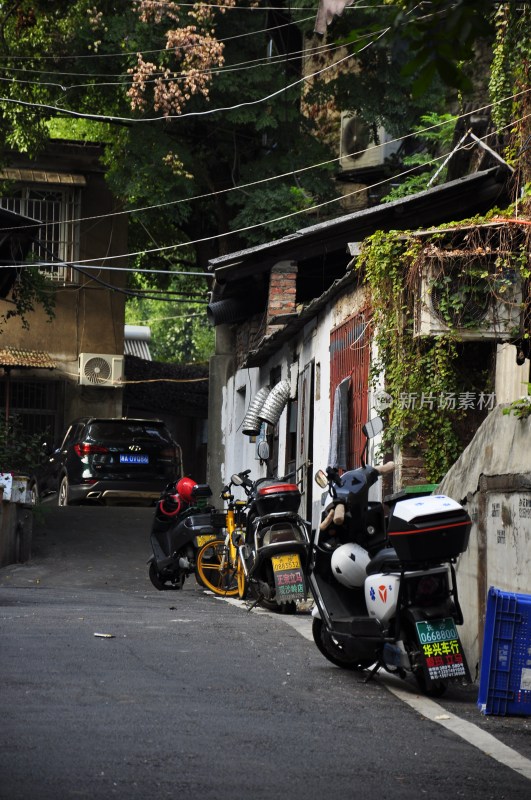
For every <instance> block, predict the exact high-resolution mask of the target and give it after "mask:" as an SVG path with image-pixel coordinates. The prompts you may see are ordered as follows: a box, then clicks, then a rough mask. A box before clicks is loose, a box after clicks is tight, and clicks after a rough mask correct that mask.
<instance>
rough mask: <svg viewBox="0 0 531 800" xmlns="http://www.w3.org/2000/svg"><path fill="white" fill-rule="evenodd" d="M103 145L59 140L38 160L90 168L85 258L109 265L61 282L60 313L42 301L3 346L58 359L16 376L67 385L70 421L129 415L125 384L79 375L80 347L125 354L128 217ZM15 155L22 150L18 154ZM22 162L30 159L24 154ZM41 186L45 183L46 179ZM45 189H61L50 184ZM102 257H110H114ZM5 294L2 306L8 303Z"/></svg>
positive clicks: (69, 168) (83, 192)
mask: <svg viewBox="0 0 531 800" xmlns="http://www.w3.org/2000/svg"><path fill="white" fill-rule="evenodd" d="M100 156H101V147H98V146H97V145H89V144H81V145H76V144H68V143H63V144H60V143H56V144H55V145H54V146H52V147H51V151H50V153H46V154H43V155H41V156H40V158H39V160H37V161H36V162H35V163H33V162H31V166H32V167H33V168H35V169H42V170H52V171H56V172H58V173H61V172H73V173H76V174H79V175H83V176H84V178H85V179H86V185H85V186H84V187H82V188H80V190H79V191H80V202H81V208H80V217H81V218H82V219H83V220H84V221H83V222H82V223H80V230H79V259H80V261H81V262H84V263H90V262H91V259H94V260H96V259H98V260H97V261H95V262H94V263H95V264H97V265H99V266H101V269H100V270H99V271H96V270H90V271H89V273H87V274H85V273H82V272H79V273H77V280H78V283H76V284H74V285H70V284H69V285H62V284H60V283H54V284H53V288H55V290H56V291H55V303H56V305H55V317H54V318H53V319H52V321H49V320H48V318H47V316H46V314H45V313H44V311H43V310H42V308H40V307H37V308H36V310H35V311H34V312H32V313H31V314H29V315H28V322H29V329H26V328H24V327H23V326H22V325H21V323H20V321H19V320H18V319H17V318H13V319H10V320H8V322H7V323H6V324H5V325H3V331H2V345H3V346H10V347H14V348H20V349H27V350H45V351H46V352H47V353H49V354H50V356H51V357H52V358H53V359H54V361H55V362H56V364H57V369H55V370H44V369H40V370H27V369H24V370H20V369H13V370H12V372H11V380H12V381H18V380H31V379H33V380H38V381H42V380H51V381H59V382H60V383H61V384H62V387H61V388H62V391H61V392H60V397H61V403H62V406H63V407H62V408H61V409H60V410H59V417H61V418H62V427H64V426H65V425H66V424H67V423H69V422H70V421H71V420H72V419H74V418H75V417H78V416H85V415H90V414H100V415H102V416H121V414H122V389H121V388H118V389H115V388H94V387H92V386H88V387H83V386H80V385H79V381H78V356H79V354H80V353H98V354H100V353H101V354H110V355H122V354H123V352H124V319H125V295H124V294H123V293H121V292H119V291H116V289H122V288H124V287H125V285H126V280H127V274H126V272H122V271H118V270H117V271H114V272H113V271H112V270H111V269H109V267H111V268H112V267H125V266H127V263H126V262H127V259H126V258H125V257H122V254H126V253H127V219H126V218H125V217H123V216H120V215H115V212H116V211H117V210H118V208H117V203H116V201H115V199H114V198H113V196H112V194H111V192H110V191H109V188H108V186H107V184H106V182H105V176H104V170H103V167H102V166H101V163H100ZM13 158H15V156H13ZM16 158H17V159H18V160H17V161H16V162H14V165H15V166H28V165H27V164H26V163H25V156H23V155H19V156H17V157H16ZM35 187H36V188H43V186H40V185H39V184H36V185H35ZM44 188H54V186H53V184H46V185H45V187H44ZM102 257H105V258H110V259H111V260H110V261H108V262H105V261H101V260H100V259H101V258H102ZM8 307H9V306H8V305H7V303H6V302H5V301H2V300H0V312H5V311H6V310H7V309H8Z"/></svg>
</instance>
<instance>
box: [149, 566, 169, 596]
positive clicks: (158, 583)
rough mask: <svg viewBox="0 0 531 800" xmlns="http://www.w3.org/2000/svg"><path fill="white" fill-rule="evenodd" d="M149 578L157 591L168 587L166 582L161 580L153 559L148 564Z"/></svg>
mask: <svg viewBox="0 0 531 800" xmlns="http://www.w3.org/2000/svg"><path fill="white" fill-rule="evenodd" d="M149 580H150V581H151V583H152V584H153V586H154V587H155V589H158V590H159V592H162V591H164V590H165V589H167V588H168V587H167V585H166V582H165V581H163V580H162V578H161V575H160V572H159V571H158V569H157V567H156V566H155V564H154V563H153V561H152V562H151V564H150V565H149Z"/></svg>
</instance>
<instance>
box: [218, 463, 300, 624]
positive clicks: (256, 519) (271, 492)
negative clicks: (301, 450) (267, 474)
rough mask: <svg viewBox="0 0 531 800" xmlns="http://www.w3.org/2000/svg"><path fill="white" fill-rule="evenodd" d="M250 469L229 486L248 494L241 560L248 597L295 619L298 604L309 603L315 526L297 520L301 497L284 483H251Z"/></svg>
mask: <svg viewBox="0 0 531 800" xmlns="http://www.w3.org/2000/svg"><path fill="white" fill-rule="evenodd" d="M249 472H250V470H246V471H245V472H241V473H239V474H238V475H233V476H232V478H231V481H232V483H233V484H235V485H239V486H242V488H243V489H244V491H245V493H246V495H247V501H248V502H247V514H246V533H245V544H242V545H240V548H239V549H240V557H241V559H242V563H243V567H244V572H245V592H244V595H247V594H249V595H250V596H251V598H252V599H253V600H254V603H253V605H252V606H251V607H253V606H254V605H260V606H262V607H263V608H265V609H268V610H269V611H277V612H279V613H284V614H293V613H295V611H296V609H297V605H296V603H297V601H298V600H306V599H307V595H308V583H307V578H306V572H307V568H308V561H309V553H310V531H311V526H310V523H309V522H306V521H305V520H303V519H302V517H301V516H300V515H299V513H298V510H299V505H300V502H301V494H300V491H299V488H298V486H297V485H296V484H293V483H289V482H288V476H286V477H285V478H260V479H258V480H257V481H254V482H253V481H251V480H250V479H249V477H248V475H249Z"/></svg>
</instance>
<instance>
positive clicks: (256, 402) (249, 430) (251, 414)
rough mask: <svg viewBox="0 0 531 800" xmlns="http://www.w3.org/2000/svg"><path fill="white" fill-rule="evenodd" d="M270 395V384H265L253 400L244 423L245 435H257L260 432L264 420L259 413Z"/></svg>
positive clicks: (243, 431)
mask: <svg viewBox="0 0 531 800" xmlns="http://www.w3.org/2000/svg"><path fill="white" fill-rule="evenodd" d="M268 395H269V386H264V387H263V388H262V389H260V390H259V391H258V392H257V393H256V394H255V396H254V397H253V399H252V400H251V402H250V404H249V408H248V409H247V413H246V415H245V417H244V420H243V425H242V433H243V434H244V435H245V436H257V435H258V434H259V433H260V428H261V426H262V421H261V419H260V418H259V417H258V414H259V412H260V409H261V408H262V406H263V405H264V402H265V400H266V399H267V396H268Z"/></svg>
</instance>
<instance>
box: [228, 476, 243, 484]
mask: <svg viewBox="0 0 531 800" xmlns="http://www.w3.org/2000/svg"><path fill="white" fill-rule="evenodd" d="M230 482H231V483H233V484H234V485H235V486H241V485H242V483H243V480H242V479H241V478H240V476H239V475H231V476H230Z"/></svg>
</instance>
